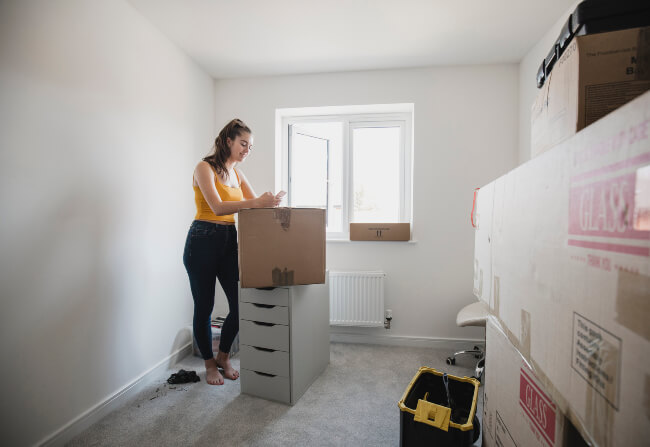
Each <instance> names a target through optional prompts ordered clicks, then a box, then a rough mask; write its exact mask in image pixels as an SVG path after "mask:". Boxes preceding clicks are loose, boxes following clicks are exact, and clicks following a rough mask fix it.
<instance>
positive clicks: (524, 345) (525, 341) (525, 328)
mask: <svg viewBox="0 0 650 447" xmlns="http://www.w3.org/2000/svg"><path fill="white" fill-rule="evenodd" d="M520 332H521V335H520V337H519V342H520V343H521V345H520V346H521V349H519V351H520V352H521V353H522V354H523V355H524V356H525V357H526V358H530V313H529V312H527V311H525V310H524V309H521V326H520Z"/></svg>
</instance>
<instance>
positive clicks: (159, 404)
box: [68, 343, 483, 447]
mask: <svg viewBox="0 0 650 447" xmlns="http://www.w3.org/2000/svg"><path fill="white" fill-rule="evenodd" d="M330 346H331V355H330V365H329V367H328V368H327V369H326V370H325V372H324V373H323V374H322V375H321V376H320V377H319V378H318V379H317V380H316V381H315V382H314V384H313V385H312V386H311V387H310V388H309V390H307V392H306V393H305V394H304V395H303V396H302V398H301V399H300V400H299V401H298V403H297V404H296V405H294V406H293V407H291V406H286V405H283V404H279V403H274V402H270V401H266V400H263V399H259V398H256V397H252V396H248V395H243V394H240V388H239V382H238V381H234V382H233V381H229V380H226V384H225V385H224V386H210V385H207V384H206V382H205V372H204V370H203V369H202V365H203V361H202V360H201V359H200V358H198V357H193V356H189V357H186V358H184V359H183V360H181V361H180V362H179V363H178V364H176V365H175V366H174V367H173V368H172V369H170V370H168V372H167V374H166V375H165V377H161V378H160V379H159V380H157V381H155V383H154V384H152V385H151V386H149V387H148V388H147V389H145V390H144V391H142V392H141V393H140V394H139V395H138V396H136V397H135V398H133V399H131V401H129V402H127V403H125V404H124V405H123V406H122V407H121V408H118V409H117V410H115V411H114V412H112V413H111V414H109V415H108V416H106V417H105V418H104V419H102V420H101V421H100V422H98V423H96V424H95V425H93V426H92V427H90V428H89V429H88V430H86V431H85V432H83V433H82V434H81V435H79V436H78V437H77V438H75V439H74V440H72V441H71V442H70V443H69V444H68V445H70V446H109V445H110V446H138V447H145V446H185V445H213V446H309V447H314V446H397V445H399V438H400V433H399V419H400V411H399V409H398V407H397V402H398V401H399V399H400V398H401V396H402V394H403V393H404V390H405V389H406V387H407V385H408V383H409V382H410V380H411V379H412V378H413V376H414V375H415V373H416V372H417V369H418V368H419V367H420V366H431V367H433V368H436V369H439V370H442V371H446V372H448V373H450V374H455V375H460V376H464V375H467V376H471V375H472V374H473V364H474V361H473V359H470V358H465V359H464V360H461V359H459V360H458V362H457V365H455V366H447V365H446V364H445V358H446V357H447V356H448V355H449V354H450V353H451V351H453V349H452V348H450V349H427V348H404V347H395V346H376V345H360V344H347V343H332V344H331V345H330ZM468 348H469V346H468ZM233 360H234V361H233V364H234V365H235V368H239V360H238V359H237V358H235V359H233ZM181 368H182V369H186V370H195V371H197V373H198V374H199V376H200V377H201V381H200V382H197V383H193V384H184V385H168V384H167V382H166V379H167V377H169V375H171V373H173V372H177V371H178V370H179V369H181ZM480 391H481V393H480V396H481V398H480V399H479V406H480V409H479V412H478V414H479V416H481V415H482V403H483V402H482V394H483V393H482V391H483V387H481V388H480ZM480 443H481V440H480V439H479V441H478V442H477V443H476V445H480Z"/></svg>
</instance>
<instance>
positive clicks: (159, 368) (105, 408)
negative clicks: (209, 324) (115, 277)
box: [37, 343, 192, 447]
mask: <svg viewBox="0 0 650 447" xmlns="http://www.w3.org/2000/svg"><path fill="white" fill-rule="evenodd" d="M188 355H192V343H188V344H186V345H185V346H183V347H181V348H180V349H178V350H177V351H175V352H173V353H171V354H170V355H168V356H167V357H165V358H164V359H162V360H161V361H160V362H158V363H157V364H156V365H154V366H153V367H152V368H150V369H149V370H148V371H145V372H144V373H143V374H141V375H140V376H139V377H138V378H136V379H135V380H133V381H132V382H131V383H129V384H127V385H126V386H124V387H123V388H122V389H120V390H118V391H117V392H116V393H115V394H113V395H112V396H109V397H108V398H106V399H105V400H104V401H103V402H100V403H98V404H97V405H95V406H94V407H92V408H90V409H88V410H87V411H85V412H84V413H82V414H80V415H79V416H78V417H76V418H75V419H73V420H72V421H70V422H68V423H67V424H66V425H64V426H63V427H61V428H60V429H58V430H57V431H55V432H54V433H52V434H51V435H48V436H47V437H45V438H44V439H43V440H41V441H40V442H39V443H38V444H37V445H42V446H47V447H55V446H57V447H58V446H63V445H65V444H66V443H67V442H69V441H71V440H72V439H73V438H74V437H75V436H77V435H79V434H80V433H82V432H83V431H84V430H86V429H87V428H88V427H90V426H91V425H93V424H95V423H96V422H99V421H100V420H101V419H102V418H103V417H104V416H106V415H108V414H109V413H110V412H111V411H113V410H115V409H116V408H118V407H119V406H120V405H122V404H123V403H125V402H127V401H128V400H129V399H130V398H132V397H134V396H135V395H136V394H138V393H139V392H140V391H142V390H143V389H144V388H145V387H146V386H147V385H149V384H150V383H152V382H153V381H155V380H157V379H159V378H160V377H161V376H162V375H164V373H165V371H167V369H168V368H169V365H173V364H175V363H176V362H178V361H179V360H180V359H182V358H184V357H186V356H188Z"/></svg>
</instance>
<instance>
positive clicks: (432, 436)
mask: <svg viewBox="0 0 650 447" xmlns="http://www.w3.org/2000/svg"><path fill="white" fill-rule="evenodd" d="M479 385H480V383H479V381H478V380H476V379H474V378H469V377H456V376H452V375H448V374H445V373H441V372H439V371H436V370H435V369H433V368H429V367H426V366H423V367H421V368H420V369H419V370H418V372H417V374H416V375H415V377H413V380H411V383H409V385H408V387H407V388H406V391H405V392H404V395H403V396H402V399H401V400H400V401H399V402H398V406H399V409H400V424H399V427H400V446H403V447H412V446H431V445H435V446H441V447H442V446H453V447H456V446H459V447H461V446H471V445H472V444H473V443H474V442H475V441H476V440H477V439H478V437H479V434H480V433H481V427H480V424H479V421H478V417H477V416H476V401H477V398H478V388H479Z"/></svg>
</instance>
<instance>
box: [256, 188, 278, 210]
mask: <svg viewBox="0 0 650 447" xmlns="http://www.w3.org/2000/svg"><path fill="white" fill-rule="evenodd" d="M255 200H257V208H275V207H276V206H278V205H279V204H280V202H281V201H282V198H281V197H280V198H278V197H276V196H274V195H273V193H271V192H269V191H267V192H265V193H264V194H262V195H261V196H259V197H258V198H257V199H255Z"/></svg>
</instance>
